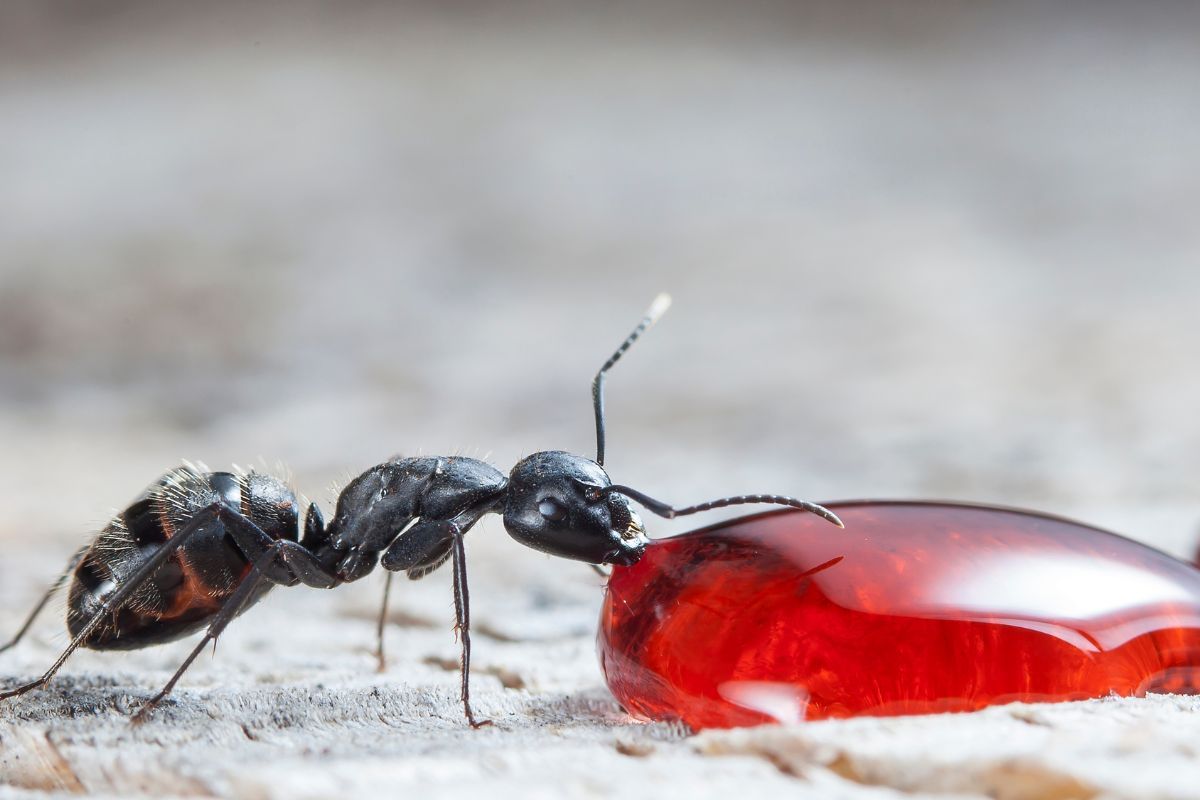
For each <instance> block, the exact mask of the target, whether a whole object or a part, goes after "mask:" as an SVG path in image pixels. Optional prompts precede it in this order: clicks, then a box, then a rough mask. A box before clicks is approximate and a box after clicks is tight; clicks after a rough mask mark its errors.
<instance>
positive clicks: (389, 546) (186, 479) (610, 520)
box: [0, 294, 842, 728]
mask: <svg viewBox="0 0 1200 800" xmlns="http://www.w3.org/2000/svg"><path fill="white" fill-rule="evenodd" d="M670 302H671V301H670V297H668V296H667V295H665V294H664V295H659V296H658V297H657V298H656V299H655V301H654V303H653V304H652V305H651V307H650V309H649V310H648V311H647V312H646V315H645V317H644V318H643V319H642V320H641V322H640V323H639V324H638V325H637V327H636V328H634V330H633V332H632V333H630V334H629V336H628V337H626V339H625V341H624V342H622V343H621V346H620V347H618V348H617V350H616V351H615V352H614V353H613V354H612V355H611V356H609V358H608V360H607V361H605V362H604V364H603V365H602V366H601V367H600V371H599V372H597V373H596V377H595V380H594V381H593V382H592V403H593V407H594V410H595V415H596V458H595V459H590V458H585V457H583V456H577V455H572V454H571V453H566V452H563V451H560V450H549V451H545V452H540V453H534V454H533V455H531V456H528V457H526V458H524V459H522V460H521V461H520V462H518V463H517V465H516V466H515V467H513V469H512V471H511V472H510V473H509V474H508V475H507V476H506V475H504V473H502V472H500V471H499V470H498V469H496V468H495V467H493V466H492V465H490V464H487V463H485V462H483V461H479V460H477V459H473V458H465V457H462V456H423V457H415V458H394V459H392V460H390V461H386V462H384V463H383V464H380V465H378V466H375V467H372V468H370V469H368V470H367V471H366V472H364V473H362V474H361V475H359V476H358V477H357V478H355V479H354V480H352V481H351V482H350V483H349V484H348V485H347V486H346V488H345V489H344V490H343V491H342V492H341V494H340V495H339V497H338V499H337V506H336V511H335V512H334V516H333V519H332V521H330V523H329V524H328V525H326V524H325V522H324V519H323V517H322V514H321V510H320V509H319V508H318V507H317V505H316V504H315V503H312V504H310V505H309V506H308V509H307V511H306V512H305V514H304V522H303V527H301V525H300V503H299V501H298V500H297V498H296V494H295V492H294V491H293V490H292V489H291V488H290V487H288V486H287V485H286V484H284V483H283V481H281V480H279V479H278V478H275V477H273V476H271V475H267V474H262V473H258V472H254V471H251V472H248V473H245V474H233V473H229V472H207V471H201V470H200V469H199V468H196V467H192V466H190V465H185V466H183V467H180V468H178V469H175V470H172V471H171V472H168V473H167V474H165V475H163V476H162V477H161V478H159V479H158V481H156V482H155V483H154V484H152V485H151V486H150V487H149V488H147V489H146V490H145V491H144V492H143V493H142V494H141V496H139V497H138V498H137V499H136V500H135V501H134V502H133V503H132V504H131V505H130V506H129V507H128V508H126V509H125V510H124V511H122V512H120V513H118V514H117V515H116V516H115V517H113V519H112V520H111V521H110V522H109V523H108V524H107V525H106V526H105V527H104V529H103V530H101V531H100V533H99V535H98V536H96V538H95V539H94V540H93V541H92V542H91V543H90V544H88V545H86V546H85V547H84V548H82V549H81V550H79V551H78V552H77V553H76V554H75V556H74V557H73V558H72V559H71V560H70V563H69V564H68V566H67V569H66V571H65V572H64V573H63V574H62V575H61V576H60V577H59V578H58V580H57V581H55V582H54V584H53V585H52V586H51V587H50V589H49V590H48V591H47V592H46V594H45V595H44V596H43V597H42V599H41V600H40V601H39V602H38V604H37V605H36V606H35V607H34V609H33V610H32V612H30V614H29V616H28V618H27V619H26V620H25V622H24V624H23V625H22V627H21V628H20V630H19V631H18V632H17V634H16V636H15V637H13V639H12V640H11V641H10V642H8V643H7V644H5V645H3V646H0V652H3V651H4V650H7V649H9V648H11V647H12V646H14V645H15V644H17V643H18V642H19V641H20V640H21V638H22V637H23V636H24V635H25V633H26V632H27V631H28V630H29V628H30V626H31V625H32V624H33V622H34V620H35V619H36V618H37V616H38V614H39V613H40V612H41V611H42V609H43V608H45V606H46V604H47V603H48V602H49V600H50V598H51V597H52V596H53V595H54V593H55V592H56V591H58V590H59V589H60V588H61V587H62V586H63V585H65V584H67V583H68V582H69V584H70V586H69V589H68V593H67V629H68V631H69V633H70V636H71V642H70V644H68V645H67V647H66V649H65V650H63V652H62V654H61V655H59V657H58V658H57V659H56V660H55V661H54V663H53V664H51V665H50V668H49V669H47V670H46V672H45V673H44V674H43V675H42V676H41V677H40V678H38V679H37V680H34V681H32V682H30V683H26V684H24V685H22V686H18V687H15V688H13V689H9V690H7V691H3V692H0V700H3V699H7V698H11V697H17V696H20V695H23V694H25V693H27V692H30V691H32V690H34V689H37V688H39V687H42V686H44V685H45V684H46V683H47V682H49V680H50V679H51V678H52V677H54V674H55V673H56V672H58V670H59V668H61V667H62V665H63V663H64V662H65V661H66V660H67V659H68V658H69V657H70V656H71V654H72V653H73V652H74V651H75V650H76V649H77V648H79V647H87V648H92V649H96V650H131V649H137V648H141V647H146V646H149V645H154V644H160V643H163V642H168V641H173V640H175V639H179V638H182V637H184V636H186V635H188V634H190V633H193V632H195V631H198V630H199V629H200V628H203V627H205V626H207V631H206V632H205V634H204V637H203V638H202V639H201V640H200V642H199V643H198V644H197V645H196V647H195V648H194V649H193V650H192V651H191V653H190V654H189V655H188V657H187V658H186V659H184V662H183V664H182V665H180V667H179V669H178V670H177V671H176V672H175V674H174V675H172V676H171V679H170V680H169V681H167V684H166V685H165V686H164V687H163V688H162V691H160V692H159V693H158V694H157V695H155V696H154V697H153V698H151V699H150V700H149V701H147V702H146V703H145V705H143V706H142V708H141V709H140V710H139V711H138V712H137V714H136V715H135V716H134V718H133V719H134V722H141V721H143V720H145V719H146V717H147V716H148V715H149V714H150V712H151V711H153V710H154V708H155V707H156V706H158V705H159V703H161V702H162V701H163V699H164V698H165V697H166V696H167V695H168V694H169V693H170V692H171V690H172V689H173V688H174V686H175V684H176V682H178V680H179V678H180V677H181V676H182V675H183V673H184V672H185V671H186V670H187V668H188V667H189V666H191V664H192V662H193V661H194V660H195V659H196V657H197V656H198V655H199V654H200V652H201V651H202V650H203V649H204V647H205V646H206V645H207V644H208V643H209V642H212V641H215V640H216V638H217V637H218V636H220V635H221V632H222V631H224V629H225V627H226V626H227V625H228V624H229V622H230V621H231V620H232V619H233V618H234V617H236V616H238V615H239V614H241V613H242V612H243V611H245V610H246V609H248V608H249V607H250V606H252V605H253V604H254V603H255V602H257V601H258V600H259V599H261V598H262V597H263V595H265V594H266V593H267V592H268V591H269V590H270V589H271V588H272V587H273V586H275V585H279V586H295V585H297V584H304V585H305V586H312V587H316V588H320V589H332V588H333V587H335V586H340V585H342V584H343V583H350V582H352V581H356V580H358V579H359V578H362V577H363V576H365V575H367V574H368V573H369V572H371V570H373V569H374V568H375V565H376V564H382V565H383V568H384V569H385V570H388V571H389V574H388V581H387V585H386V586H385V589H384V600H383V608H382V610H381V614H380V621H379V628H378V636H379V639H378V649H377V655H378V656H379V659H380V665H381V668H382V664H383V619H384V614H386V610H387V603H388V592H389V590H390V587H391V578H392V575H391V573H394V572H405V573H407V575H408V577H409V578H411V579H413V580H416V579H419V578H423V577H424V576H426V575H428V574H429V573H431V572H433V571H434V570H436V569H437V568H438V567H440V566H442V565H443V564H445V563H446V562H447V561H451V562H452V568H453V586H454V610H455V631H456V632H457V633H458V635H459V639H460V643H461V646H462V658H461V667H462V669H461V690H460V691H461V699H462V704H463V710H464V712H465V714H466V718H467V722H469V723H470V725H471V726H472V727H474V728H478V727H481V726H483V725H487V724H490V722H489V721H488V720H479V719H477V718H476V716H475V713H474V711H472V709H471V697H470V682H469V679H470V671H471V617H470V602H469V599H470V598H469V594H468V591H467V562H466V551H465V548H464V545H463V539H464V536H465V534H466V532H467V531H468V530H470V529H471V526H473V525H474V524H475V523H476V522H478V521H479V519H480V518H481V517H483V516H484V515H485V514H492V513H494V514H500V515H502V516H503V518H504V527H505V529H506V530H507V531H508V533H509V535H510V536H512V538H514V539H516V540H517V541H518V542H520V543H521V544H523V545H526V546H527V547H531V548H533V549H535V550H540V551H542V552H544V553H549V554H550V555H554V556H560V557H562V558H568V559H573V560H575V561H582V562H585V563H588V564H591V565H593V566H594V568H596V569H597V570H598V571H600V572H601V573H602V574H603V570H602V569H601V568H600V565H605V564H617V565H626V566H627V565H630V564H633V563H635V562H636V561H638V559H640V558H641V556H642V553H643V552H644V551H645V548H646V546H647V544H649V541H650V540H649V539H648V538H647V536H646V529H645V526H644V525H643V524H642V521H641V519H640V518H639V517H638V515H637V513H636V512H635V511H634V510H633V508H632V507H631V505H630V501H633V502H636V503H638V504H640V505H641V506H643V507H644V508H646V509H647V510H649V511H651V512H652V513H654V514H657V515H659V516H662V517H667V518H673V517H680V516H685V515H687V514H695V513H698V512H701V511H708V510H710V509H715V508H722V507H724V506H732V505H740V504H745V503H766V504H774V505H782V506H790V507H792V508H797V509H801V510H804V511H809V512H812V513H814V514H817V515H819V516H821V517H823V518H825V519H826V520H828V521H830V522H831V523H833V524H835V525H837V526H838V527H841V524H842V523H841V521H840V520H839V519H838V518H837V516H836V515H834V514H833V512H831V511H829V510H828V509H826V508H824V507H822V506H819V505H817V504H815V503H810V502H807V501H804V500H797V499H795V498H791V497H782V496H779V495H763V494H755V495H738V496H734V497H724V498H720V499H718V500H711V501H709V502H707V503H700V504H698V505H693V506H687V507H684V508H675V507H673V506H670V505H668V504H666V503H664V502H661V501H659V500H655V499H654V498H652V497H649V496H647V495H645V494H643V493H642V492H639V491H637V490H635V489H631V488H629V487H627V486H621V485H617V484H613V483H612V482H611V480H610V479H609V477H608V473H606V472H605V471H604V379H605V375H606V374H607V372H608V371H609V370H610V369H611V368H612V367H613V365H614V364H616V363H617V361H619V360H620V358H621V356H623V355H624V354H625V352H626V351H627V350H628V349H629V348H630V346H631V345H633V343H634V342H635V341H637V339H638V337H640V336H641V335H642V333H644V332H645V331H646V330H647V329H649V328H650V327H651V326H652V325H654V323H655V322H656V321H657V320H658V318H659V317H661V316H662V314H663V313H664V312H665V311H666V310H667V308H668V307H669V306H670Z"/></svg>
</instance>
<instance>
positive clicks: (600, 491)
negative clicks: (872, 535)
mask: <svg viewBox="0 0 1200 800" xmlns="http://www.w3.org/2000/svg"><path fill="white" fill-rule="evenodd" d="M610 494H622V495H625V496H626V497H628V498H629V499H630V500H634V501H636V502H638V503H640V504H641V505H643V506H645V507H646V508H647V509H648V510H649V511H652V512H654V513H655V514H658V515H659V516H660V517H666V518H667V519H674V518H675V517H685V516H687V515H688V514H698V513H700V512H701V511H711V510H712V509H714V508H724V507H725V506H741V505H748V504H752V503H762V504H766V505H775V506H788V507H790V508H798V509H800V510H801V511H808V512H809V513H811V514H816V515H817V516H818V517H820V518H821V519H824V520H827V521H828V522H832V523H833V524H834V525H837V526H838V527H839V528H845V527H846V526H845V525H843V524H842V521H841V520H840V519H838V515H837V514H834V513H833V512H832V511H830V510H829V509H828V508H825V506H819V505H817V504H816V503H810V502H808V501H807V500H797V499H796V498H794V497H784V496H782V495H778V494H739V495H736V496H734V497H722V498H720V499H719V500H709V501H708V502H707V503H699V504H697V505H694V506H687V507H685V508H674V507H672V506H669V505H667V504H666V503H664V502H663V501H661V500H655V499H654V498H653V497H649V496H647V495H645V494H642V493H641V492H639V491H638V490H636V489H630V488H629V487H628V486H618V485H616V484H614V485H612V486H605V487H603V488H597V489H595V490H593V491H591V492H589V493H588V499H589V500H592V501H593V502H594V501H596V500H599V499H601V498H603V497H608V496H609V495H610Z"/></svg>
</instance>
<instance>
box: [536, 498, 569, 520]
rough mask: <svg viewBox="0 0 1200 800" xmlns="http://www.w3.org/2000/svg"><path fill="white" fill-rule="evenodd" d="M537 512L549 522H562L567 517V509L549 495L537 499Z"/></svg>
mask: <svg viewBox="0 0 1200 800" xmlns="http://www.w3.org/2000/svg"><path fill="white" fill-rule="evenodd" d="M538 513H540V514H541V515H542V516H543V517H545V518H546V519H548V520H550V521H551V522H562V521H563V520H564V519H566V518H567V510H566V509H565V508H563V507H562V505H561V504H560V503H559V502H558V501H556V500H554V499H553V498H551V497H547V498H545V499H543V500H540V501H538Z"/></svg>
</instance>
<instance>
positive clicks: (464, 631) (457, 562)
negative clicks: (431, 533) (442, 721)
mask: <svg viewBox="0 0 1200 800" xmlns="http://www.w3.org/2000/svg"><path fill="white" fill-rule="evenodd" d="M446 525H447V526H448V527H449V528H450V535H451V536H453V537H454V539H453V541H454V615H455V618H456V620H455V626H454V628H455V630H456V631H457V632H458V635H459V641H461V642H462V704H463V711H465V712H466V714H467V722H469V723H470V724H471V727H472V728H476V729H478V728H482V727H483V726H485V725H491V724H492V721H491V720H490V719H483V720H477V719H475V713H474V712H473V711H471V595H470V592H468V591H467V550H466V548H465V547H464V546H463V533H462V531H460V530H459V529H458V526H457V525H454V524H453V523H446Z"/></svg>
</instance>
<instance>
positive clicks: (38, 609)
mask: <svg viewBox="0 0 1200 800" xmlns="http://www.w3.org/2000/svg"><path fill="white" fill-rule="evenodd" d="M87 551H88V549H87V548H86V547H82V548H80V549H79V551H78V552H76V553H75V555H73V556H71V560H70V561H69V562H67V568H66V569H65V570H63V573H62V574H61V575H59V576H58V578H56V579H55V581H54V583H52V584H50V588H49V589H47V590H46V593H45V594H44V595H42V599H41V600H39V601H38V603H37V605H36V606H34V607H33V611H30V612H29V616H28V617H26V618H25V622H24V624H22V625H21V629H20V630H19V631H17V634H16V636H13V638H12V639H10V640H9V641H8V642H6V643H5V644H3V645H0V653H3V652H4V651H5V650H10V649H12V648H13V647H16V645H17V643H18V642H20V641H21V640H22V639H24V638H25V634H26V633H28V632H29V629H30V628H31V627H33V622H34V620H36V619H37V618H38V615H39V614H41V613H42V610H43V609H44V608H45V607H46V604H47V603H49V602H50V598H52V597H54V595H56V594H57V593H58V590H59V589H61V588H62V587H63V586H64V585H65V584H66V582H67V579H68V578H70V577H71V572H72V571H73V570H74V569H75V567H76V566H77V565H78V564H79V562H80V560H82V559H83V556H84V554H85V553H87Z"/></svg>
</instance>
